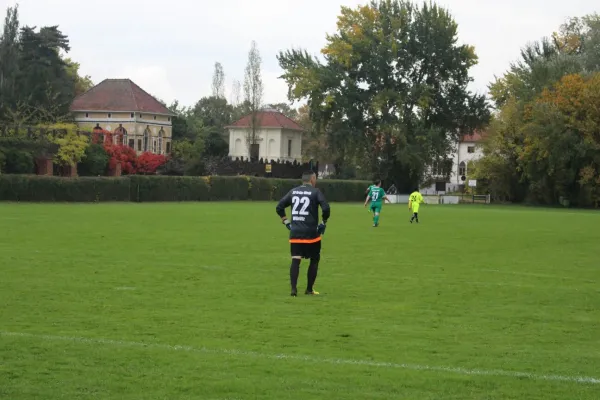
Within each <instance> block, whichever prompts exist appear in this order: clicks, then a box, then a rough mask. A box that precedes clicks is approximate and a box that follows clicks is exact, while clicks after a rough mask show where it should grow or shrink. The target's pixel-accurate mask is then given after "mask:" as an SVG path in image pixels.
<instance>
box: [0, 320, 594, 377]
mask: <svg viewBox="0 0 600 400" xmlns="http://www.w3.org/2000/svg"><path fill="white" fill-rule="evenodd" d="M0 336H5V337H19V338H31V339H40V340H46V341H63V342H75V343H86V344H94V345H97V344H103V345H107V346H120V347H141V348H150V349H160V350H172V351H184V352H188V353H204V354H224V355H229V356H241V357H252V358H263V359H268V360H289V361H305V362H310V363H325V364H333V365H356V366H363V367H375V368H392V369H407V370H412V371H432V372H446V373H453V374H458V375H466V376H470V375H474V376H504V377H510V378H524V379H531V380H538V381H539V380H541V381H555V382H573V383H582V384H594V385H598V384H600V378H594V377H589V376H567V375H544V374H534V373H530V372H518V371H506V370H501V369H495V370H485V369H468V368H461V367H437V366H431V365H419V364H402V363H392V362H379V361H369V360H351V359H342V358H320V357H312V356H301V355H294V354H265V353H258V352H254V351H244V350H228V349H208V348H205V347H192V346H180V345H168V344H159V343H142V342H130V341H124V340H111V339H95V338H85V337H71V336H53V335H37V334H33V333H24V332H1V331H0Z"/></svg>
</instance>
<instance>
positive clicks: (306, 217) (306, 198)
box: [275, 184, 331, 242]
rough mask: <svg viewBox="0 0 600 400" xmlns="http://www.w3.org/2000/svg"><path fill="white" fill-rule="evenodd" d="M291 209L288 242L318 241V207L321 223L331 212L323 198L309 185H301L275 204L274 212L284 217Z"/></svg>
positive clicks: (317, 190) (321, 194)
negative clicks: (289, 208) (287, 209)
mask: <svg viewBox="0 0 600 400" xmlns="http://www.w3.org/2000/svg"><path fill="white" fill-rule="evenodd" d="M290 206H291V207H292V217H291V219H290V220H291V223H292V226H291V232H290V241H294V240H295V241H298V242H301V241H305V240H314V239H319V238H320V237H321V236H320V235H319V233H318V232H317V226H318V225H319V206H321V212H322V213H323V215H322V217H323V221H327V219H329V215H330V214H331V211H330V209H329V204H328V203H327V200H325V196H323V193H321V191H320V190H319V189H317V188H315V187H313V186H311V185H308V184H307V185H302V186H298V187H297V188H294V189H292V190H290V191H289V192H288V194H286V195H285V196H283V198H282V199H281V200H280V201H279V204H277V207H276V208H275V210H276V211H277V214H278V215H279V216H280V217H285V209H286V208H287V207H290Z"/></svg>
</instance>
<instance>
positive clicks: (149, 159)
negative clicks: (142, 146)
mask: <svg viewBox="0 0 600 400" xmlns="http://www.w3.org/2000/svg"><path fill="white" fill-rule="evenodd" d="M166 162H167V157H165V156H163V155H160V154H152V153H148V152H146V153H142V154H140V156H139V157H138V158H137V162H136V164H135V165H136V168H135V169H136V173H138V174H141V175H154V174H155V173H156V170H157V169H158V168H159V167H160V166H162V165H164V164H166Z"/></svg>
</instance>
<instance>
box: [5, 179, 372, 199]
mask: <svg viewBox="0 0 600 400" xmlns="http://www.w3.org/2000/svg"><path fill="white" fill-rule="evenodd" d="M299 184H300V181H298V180H293V179H267V178H254V177H245V176H236V177H223V176H211V177H194V176H142V175H130V176H125V177H120V178H109V177H80V178H60V177H47V176H37V175H0V201H35V202H53V201H61V202H93V201H133V202H156V201H229V200H255V201H276V200H279V199H280V198H281V197H283V196H284V195H285V194H286V193H287V192H288V191H289V190H290V189H292V188H294V187H295V186H298V185H299ZM368 185H369V182H366V181H335V180H322V181H319V182H318V185H317V186H318V187H319V188H320V189H321V190H322V191H323V193H325V196H326V197H327V199H328V200H329V201H335V202H342V201H362V200H363V198H364V193H365V189H366V188H367V186H368Z"/></svg>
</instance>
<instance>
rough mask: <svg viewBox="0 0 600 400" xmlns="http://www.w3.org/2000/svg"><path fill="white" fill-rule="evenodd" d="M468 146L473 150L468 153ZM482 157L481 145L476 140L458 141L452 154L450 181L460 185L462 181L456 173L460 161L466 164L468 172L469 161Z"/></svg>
mask: <svg viewBox="0 0 600 400" xmlns="http://www.w3.org/2000/svg"><path fill="white" fill-rule="evenodd" d="M469 147H474V149H475V152H474V153H469ZM481 157H483V150H482V148H481V145H480V144H479V143H477V142H460V143H459V144H458V146H457V148H456V149H455V152H454V154H452V175H451V176H450V183H452V184H457V185H462V184H464V183H465V182H463V181H462V180H461V179H460V178H461V175H459V174H458V171H459V166H460V163H461V162H464V163H465V164H467V168H466V173H467V175H468V174H469V166H468V164H469V162H471V161H475V160H478V159H480V158H481Z"/></svg>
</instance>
